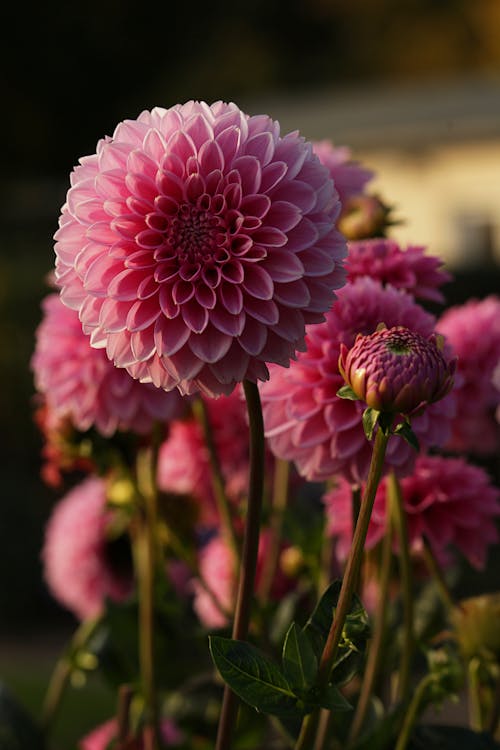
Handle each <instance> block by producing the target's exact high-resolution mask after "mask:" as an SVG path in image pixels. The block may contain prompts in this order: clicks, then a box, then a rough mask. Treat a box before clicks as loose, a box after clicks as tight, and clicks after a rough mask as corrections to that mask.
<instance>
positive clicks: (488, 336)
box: [437, 295, 500, 455]
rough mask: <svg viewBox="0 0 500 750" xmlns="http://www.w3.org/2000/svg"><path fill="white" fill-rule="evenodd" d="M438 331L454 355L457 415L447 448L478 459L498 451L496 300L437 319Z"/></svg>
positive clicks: (499, 300)
mask: <svg viewBox="0 0 500 750" xmlns="http://www.w3.org/2000/svg"><path fill="white" fill-rule="evenodd" d="M437 329H438V331H439V332H440V333H442V334H443V335H444V336H445V337H446V339H447V341H449V342H450V344H451V345H452V346H453V349H454V351H455V353H456V354H457V356H458V364H457V371H458V374H459V376H460V377H461V382H459V383H458V388H457V389H456V398H457V415H456V418H455V419H454V421H453V423H452V436H451V440H450V441H449V443H448V444H447V446H446V447H447V448H449V449H450V450H453V451H464V452H470V453H475V454H478V455H488V454H490V453H496V452H498V448H499V446H500V431H499V427H498V423H497V421H496V417H495V411H496V409H497V408H498V407H499V405H500V391H499V390H497V389H496V388H495V385H494V382H493V377H494V372H495V368H496V367H498V366H499V363H500V297H496V296H493V295H491V296H490V297H486V299H483V300H481V301H478V300H469V301H468V302H466V303H465V304H464V305H457V306H455V307H451V308H450V309H449V310H446V312H445V313H444V314H443V315H442V316H441V318H440V319H439V321H438V323H437Z"/></svg>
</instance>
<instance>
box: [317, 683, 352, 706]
mask: <svg viewBox="0 0 500 750" xmlns="http://www.w3.org/2000/svg"><path fill="white" fill-rule="evenodd" d="M319 705H320V706H321V707H322V708H327V709H329V710H330V711H352V706H351V704H350V703H349V701H347V700H346V699H345V698H344V696H343V695H342V693H341V692H340V690H339V689H338V687H336V686H335V685H328V686H327V687H326V688H325V690H322V691H321V694H320V696H319Z"/></svg>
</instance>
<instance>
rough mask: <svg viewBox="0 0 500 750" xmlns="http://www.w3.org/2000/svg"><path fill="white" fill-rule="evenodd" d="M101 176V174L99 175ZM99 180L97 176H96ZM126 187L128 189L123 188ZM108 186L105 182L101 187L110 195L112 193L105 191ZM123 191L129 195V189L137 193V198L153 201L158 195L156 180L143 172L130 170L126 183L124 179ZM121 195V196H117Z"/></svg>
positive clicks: (107, 195) (126, 195)
mask: <svg viewBox="0 0 500 750" xmlns="http://www.w3.org/2000/svg"><path fill="white" fill-rule="evenodd" d="M98 177H99V175H98ZM96 180H97V177H96ZM124 187H126V188H127V190H126V191H125V190H123V188H124ZM105 188H106V184H104V185H103V186H102V188H101V192H103V193H104V195H105V196H106V197H108V198H109V197H110V194H109V193H108V194H106V193H105V192H104V190H105ZM122 191H123V193H124V195H125V197H128V195H129V191H130V194H132V195H135V196H136V197H137V198H142V199H143V200H145V201H149V202H151V203H152V202H153V201H154V199H155V197H156V196H157V195H158V190H157V187H156V184H155V181H154V180H150V179H149V178H148V177H146V176H145V175H142V174H131V173H130V172H128V173H127V175H126V176H125V185H123V180H122ZM117 197H119V196H117Z"/></svg>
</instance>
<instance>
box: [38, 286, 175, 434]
mask: <svg viewBox="0 0 500 750" xmlns="http://www.w3.org/2000/svg"><path fill="white" fill-rule="evenodd" d="M42 306H43V312H44V318H43V320H42V322H41V323H40V325H39V327H38V331H37V341H36V347H35V352H34V354H33V358H32V367H33V370H34V374H35V384H36V387H37V390H38V391H39V392H40V393H41V394H43V396H44V399H45V403H46V407H47V412H48V416H49V418H50V420H51V423H52V426H53V425H54V424H57V423H60V422H62V421H63V420H66V419H69V421H70V422H71V423H72V424H73V426H74V427H75V428H76V429H77V430H81V431H82V432H85V431H86V430H88V429H89V428H90V427H92V426H93V427H95V428H96V429H97V430H98V432H100V433H101V434H102V435H105V436H110V435H112V434H113V433H114V432H115V431H116V430H132V431H134V432H138V433H146V432H148V431H149V430H151V428H152V426H153V424H154V422H155V421H156V420H167V419H173V418H174V417H178V416H179V415H180V414H181V412H182V410H183V408H184V404H183V399H182V397H181V396H180V395H179V394H178V393H177V392H176V393H165V392H164V391H163V390H161V389H160V388H155V386H154V385H152V384H151V383H148V384H141V383H138V382H137V381H136V380H134V379H133V378H132V377H130V375H129V374H128V373H127V372H126V371H125V370H120V369H118V368H116V367H115V366H114V365H113V363H112V362H110V361H109V359H108V358H107V357H106V354H105V353H104V352H103V351H99V350H97V349H93V348H92V347H91V346H90V340H89V337H88V336H86V335H85V334H84V333H83V331H82V327H81V324H80V321H79V320H78V315H77V314H76V312H74V311H73V310H70V309H68V308H67V307H65V306H64V305H63V304H62V303H61V300H60V298H59V296H58V295H57V294H51V295H49V296H48V297H46V298H45V300H44V301H43V303H42Z"/></svg>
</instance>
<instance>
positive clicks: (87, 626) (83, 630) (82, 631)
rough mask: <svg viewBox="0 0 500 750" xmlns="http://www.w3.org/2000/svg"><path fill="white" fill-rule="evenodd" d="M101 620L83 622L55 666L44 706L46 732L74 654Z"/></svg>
mask: <svg viewBox="0 0 500 750" xmlns="http://www.w3.org/2000/svg"><path fill="white" fill-rule="evenodd" d="M99 622H100V619H99V618H98V619H94V620H85V621H84V622H82V623H81V624H80V625H79V627H78V628H77V630H76V631H75V633H74V634H73V637H72V638H71V641H70V643H69V645H68V646H67V647H66V648H65V649H64V653H63V654H62V655H61V657H60V658H59V659H58V661H57V663H56V665H55V667H54V671H53V672H52V675H51V677H50V680H49V685H48V687H47V692H46V694H45V699H44V702H43V708H42V718H41V724H42V727H43V729H44V731H45V732H47V731H48V730H49V729H50V727H51V726H52V724H53V723H54V720H55V718H56V716H57V712H58V710H59V708H60V706H61V701H62V699H63V696H64V693H65V691H66V687H67V685H68V682H69V679H70V677H71V673H72V672H73V669H74V664H73V659H74V656H75V654H76V653H77V652H78V651H79V650H80V649H82V648H85V646H86V645H87V643H88V641H89V640H90V638H91V636H92V635H93V633H94V632H95V630H96V628H97V626H98V624H99Z"/></svg>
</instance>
